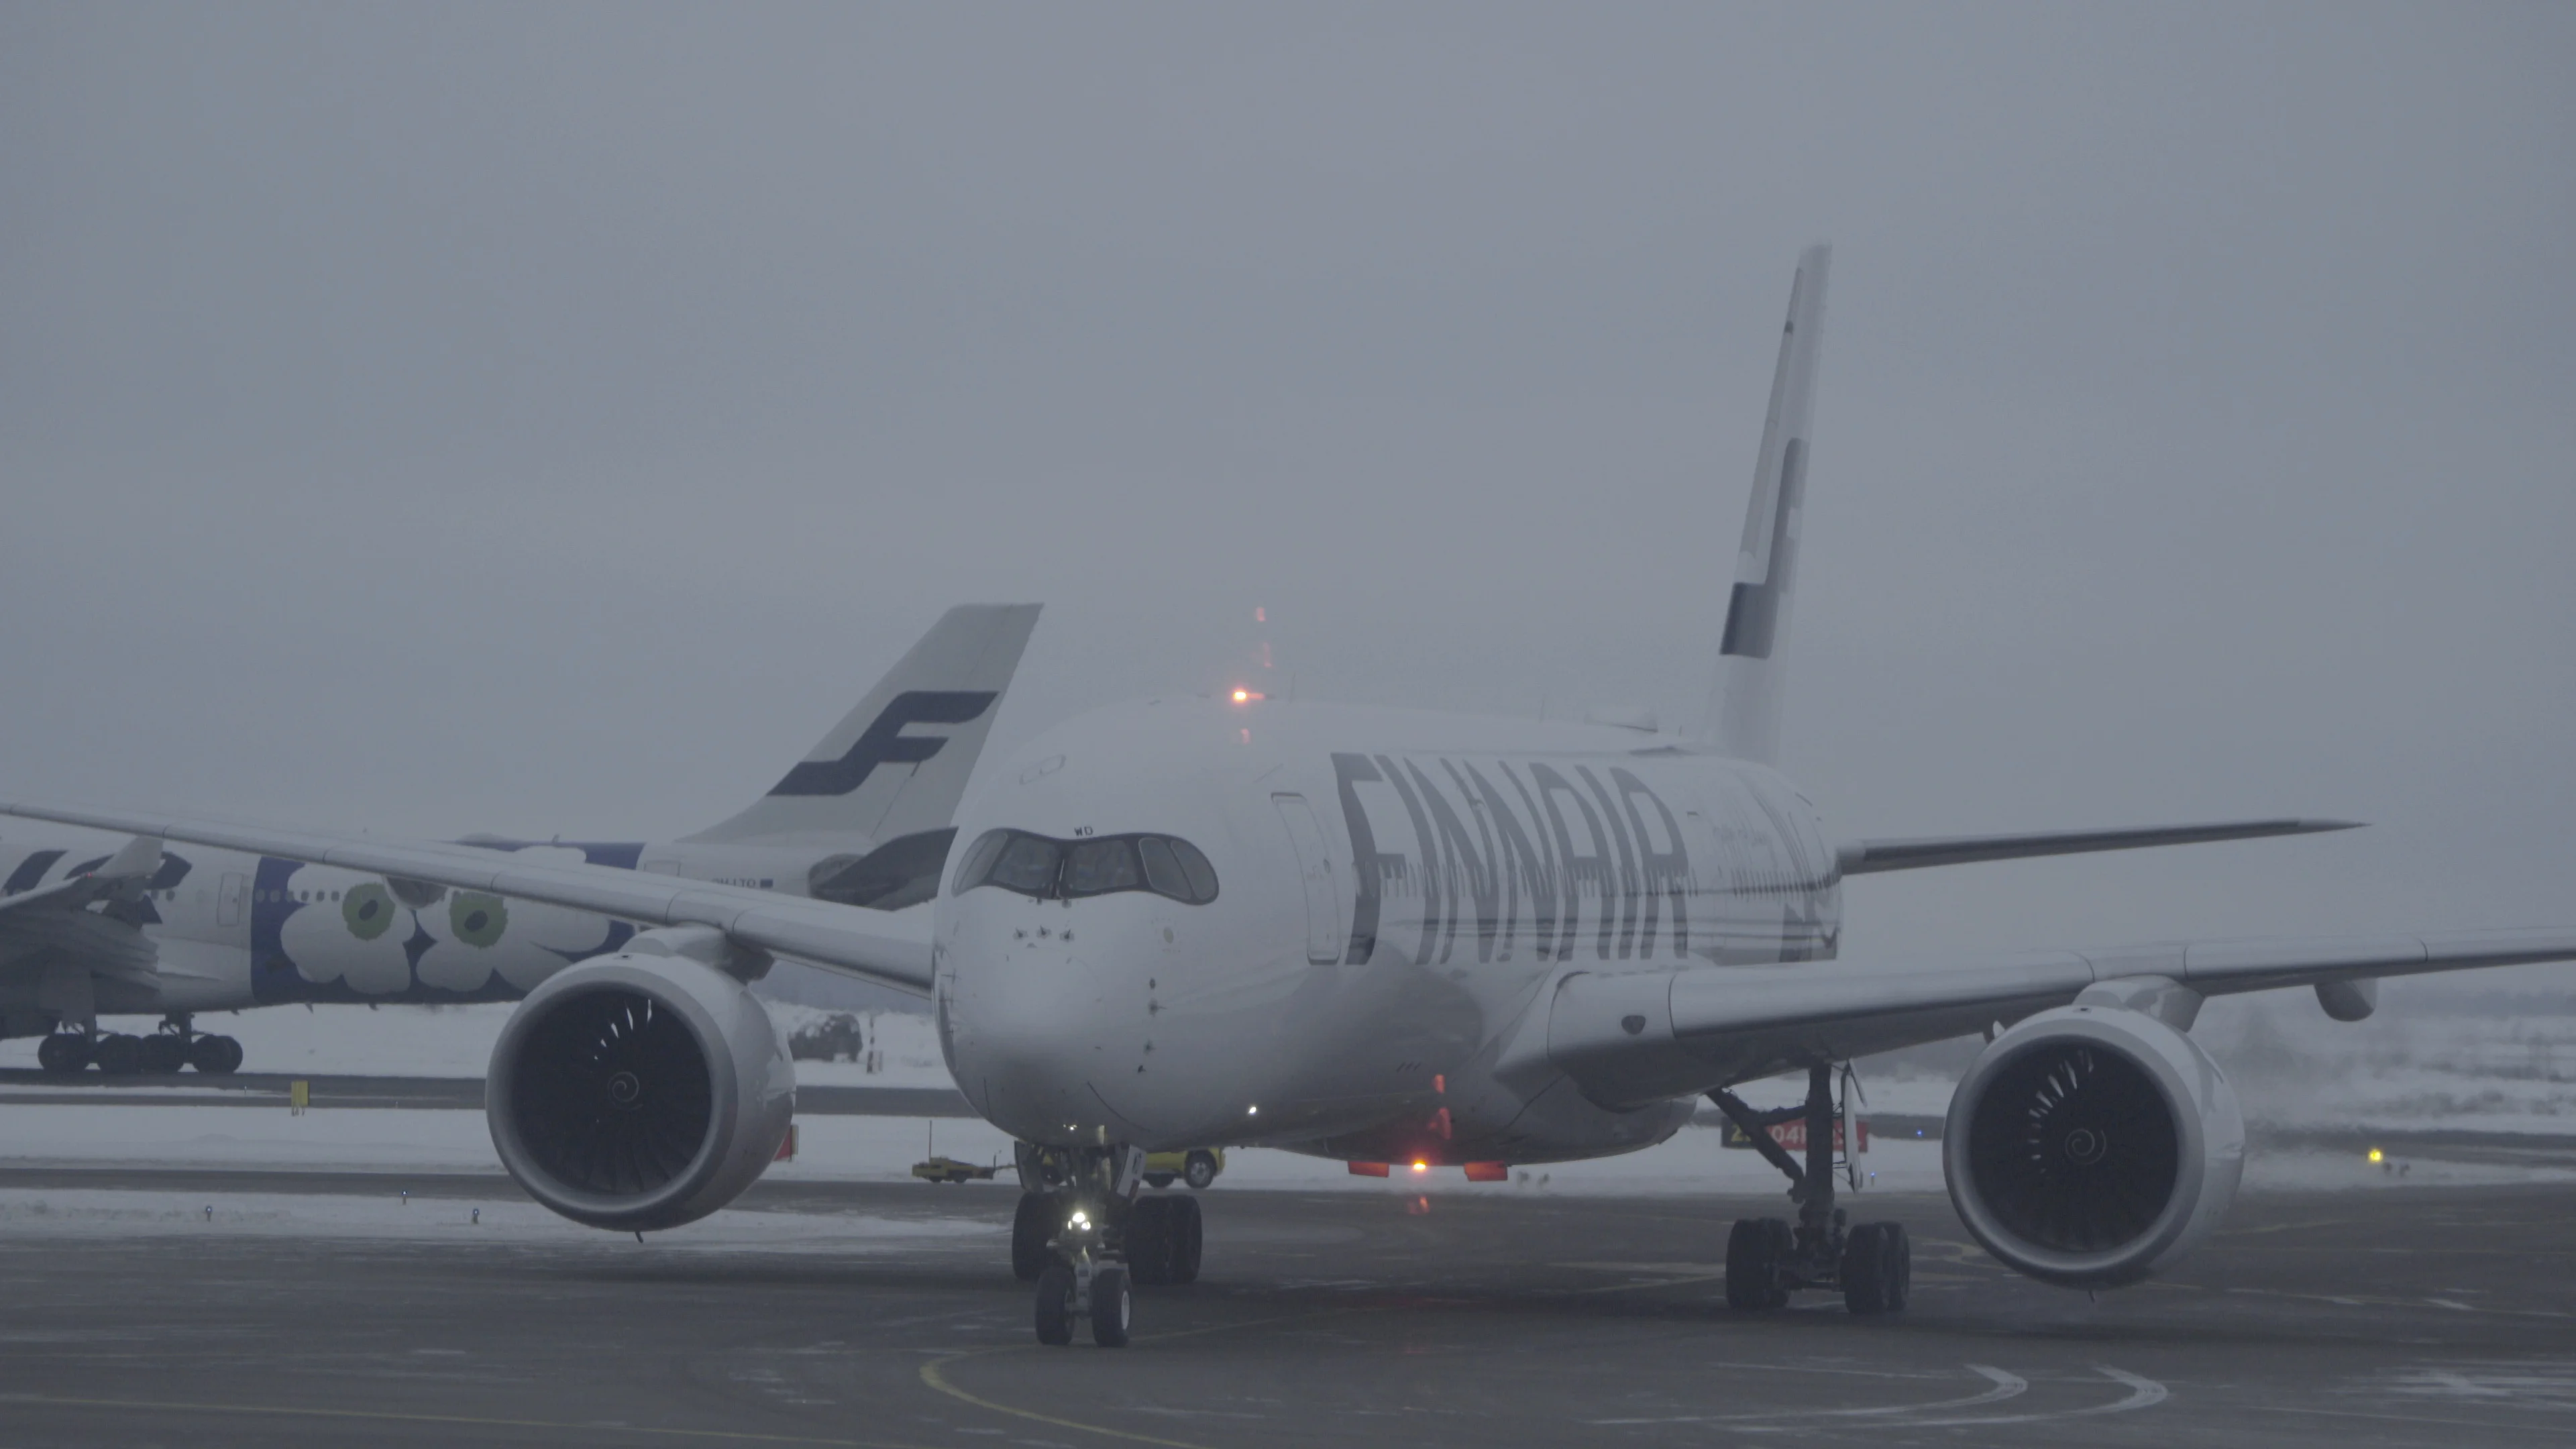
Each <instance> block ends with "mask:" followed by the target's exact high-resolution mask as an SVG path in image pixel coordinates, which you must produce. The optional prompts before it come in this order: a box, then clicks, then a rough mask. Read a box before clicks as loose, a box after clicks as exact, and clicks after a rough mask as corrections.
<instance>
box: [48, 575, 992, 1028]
mask: <svg viewBox="0 0 2576 1449" xmlns="http://www.w3.org/2000/svg"><path fill="white" fill-rule="evenodd" d="M1037 618H1038V606H1037V605H1034V604H1009V605H1004V604H967V605H961V606H959V607H957V608H954V609H951V610H949V611H948V612H947V613H946V614H944V615H942V616H941V617H940V619H939V621H938V622H937V623H936V624H934V625H933V626H932V627H931V629H930V632H929V633H927V634H925V635H923V636H922V638H921V640H920V641H919V642H918V643H916V644H915V645H914V646H913V648H912V650H911V651H910V652H909V653H907V654H906V655H904V657H903V658H902V660H900V661H899V662H898V663H897V664H896V665H895V666H894V668H893V669H892V670H890V671H888V672H887V674H886V675H885V677H884V678H882V679H880V680H878V681H877V683H876V686H875V687H874V688H873V689H871V690H870V691H869V692H868V694H867V696H866V697H865V698H863V699H861V700H860V701H859V703H858V705H857V706H856V707H855V708H853V709H852V710H851V711H850V713H849V714H848V715H847V716H846V717H844V718H843V719H842V720H841V721H840V723H838V724H836V725H834V726H833V727H832V729H831V731H830V732H829V733H827V734H825V735H824V736H823V738H822V739H821V740H820V741H819V742H817V743H816V744H815V746H814V748H813V749H812V750H811V751H809V752H808V753H807V755H806V756H805V758H804V759H803V760H802V761H800V762H799V763H798V764H797V765H796V766H795V767H794V768H792V769H790V770H789V771H788V772H787V774H786V775H785V776H784V777H782V778H781V779H780V780H779V781H778V783H777V784H776V785H774V786H772V787H771V788H770V790H769V792H768V793H767V794H765V795H763V796H761V797H760V798H759V799H757V800H755V801H753V802H752V803H751V804H750V805H749V806H748V807H746V808H745V809H743V810H742V811H740V812H739V813H737V814H735V815H733V816H732V817H730V818H729V819H726V820H724V821H722V822H720V823H718V824H715V825H712V826H709V827H708V828H706V829H704V830H701V831H698V832H696V833H694V834H691V835H687V836H683V837H681V838H679V839H676V840H667V841H652V842H598V841H566V840H563V839H561V838H559V837H558V838H555V839H551V840H543V841H533V840H511V839H504V838H501V837H497V836H468V837H466V838H465V839H464V840H462V841H459V842H457V844H458V845H460V846H466V847H471V848H474V849H476V850H478V851H487V852H500V853H506V854H509V855H512V856H515V857H519V858H522V859H527V860H562V861H577V862H583V863H587V864H591V865H598V866H606V867H611V868H614V869H618V870H640V871H644V872H647V873H650V874H655V875H663V876H670V877H673V878H675V879H679V880H691V881H720V882H724V883H727V884H730V885H734V886H738V887H742V888H745V889H752V890H761V891H775V892H780V893H783V894H788V895H796V896H810V897H813V898H816V899H820V900H829V901H838V902H842V903H845V904H849V905H855V906H867V907H872V908H874V909H877V910H884V911H892V910H900V909H902V908H903V907H906V906H910V905H915V904H918V903H920V902H922V901H925V900H928V899H929V898H930V896H931V894H932V893H933V891H934V890H935V889H936V886H937V882H938V872H939V866H940V863H941V862H942V861H943V860H945V859H946V857H947V853H948V842H949V839H950V837H951V836H952V835H953V834H954V833H955V832H954V830H953V828H952V827H951V826H950V824H949V817H950V815H951V813H952V812H953V811H954V810H955V809H956V806H957V801H958V799H959V797H960V796H961V795H962V794H963V793H964V792H965V789H966V782H967V780H968V778H969V777H970V776H971V775H972V773H973V771H974V766H975V761H976V759H977V757H978V756H979V755H980V754H981V752H982V750H983V747H984V740H985V737H986V735H987V734H988V733H989V732H990V730H991V729H992V724H993V718H994V716H995V715H996V714H997V713H998V712H999V710H1000V704H1001V698H1002V694H1003V692H1004V690H1006V689H1007V688H1008V687H1009V685H1010V681H1011V676H1012V674H1013V673H1014V672H1015V671H1016V670H1017V668H1018V666H1019V661H1020V655H1021V652H1022V651H1023V650H1024V649H1025V648H1026V646H1027V644H1028V638H1029V632H1030V630H1032V629H1033V628H1035V627H1036V625H1037ZM634 934H635V930H634V927H633V926H632V925H630V924H628V923H627V922H625V921H622V920H615V919H609V918H606V917H602V916H600V915H597V914H595V913H592V912H587V911H579V910H566V909H564V908H562V907H558V906H550V905H546V904H544V903H542V902H534V901H524V900H519V901H513V900H504V899H503V898H501V897H499V896H496V895H493V894H491V893H489V892H484V891H470V890H451V889H450V888H448V887H446V886H444V885H440V884H438V883H436V882H434V881H430V880H426V879H415V878H410V877H404V876H390V877H388V876H384V875H375V874H363V873H358V872H352V871H344V870H334V869H331V868H329V867H323V866H313V865H308V864H306V863H305V862H302V861H299V860H294V859H290V858H287V857H283V856H276V855H266V854H261V853H258V852H256V851H234V850H221V849H217V850H193V849H191V850H185V851H180V850H170V849H166V848H164V846H163V845H162V843H161V842H160V841H159V840H157V839H155V838H153V837H150V836H147V835H136V836H134V837H132V838H131V839H129V840H127V841H126V842H125V843H124V844H122V845H121V846H119V847H117V848H114V849H112V850H107V851H101V850H100V849H99V848H98V844H97V842H95V841H86V840H84V841H66V840H46V839H42V838H33V839H28V840H23V841H18V842H12V843H11V844H10V845H8V846H7V847H5V848H0V1036H30V1035H38V1034H44V1035H45V1041H44V1042H43V1044H42V1045H41V1047H40V1048H39V1049H38V1060H39V1061H40V1062H41V1063H42V1065H43V1066H44V1068H45V1070H47V1071H49V1072H63V1073H69V1072H77V1071H80V1070H81V1069H83V1068H84V1067H86V1066H88V1065H90V1064H91V1063H93V1062H95V1063H96V1064H97V1065H98V1067H99V1069H100V1070H101V1071H105V1072H110V1073H129V1072H171V1071H177V1070H179V1069H180V1067H181V1066H183V1065H188V1066H194V1067H195V1068H196V1069H197V1070H199V1071H203V1072H230V1071H233V1070H234V1069H236V1068H238V1067H239V1066H240V1065H241V1061H242V1052H241V1047H240V1045H239V1044H238V1043H237V1042H235V1041H234V1040H233V1039H232V1038H231V1037H228V1036H221V1035H215V1034H209V1033H202V1032H199V1031H197V1030H196V1029H195V1024H194V1021H193V1017H194V1015H195V1014H196V1013H199V1012H212V1011H236V1010H240V1009H243V1008H246V1007H253V1006H274V1005H279V1004H284V1003H291V1002H359V1001H363V1002H407V1003H432V1004H436V1003H453V1002H465V1001H515V1000H517V999H518V998H520V997H521V996H524V995H526V994H527V992H528V990H529V988H531V987H533V986H535V985H536V984H537V983H538V982H540V981H543V980H545V979H546V978H547V977H548V976H550V975H552V974H554V973H555V972H557V971H560V970H562V969H563V968H564V967H565V966H566V965H568V964H571V963H573V962H576V961H583V960H587V959H589V958H591V957H593V956H598V955H601V954H604V953H607V952H612V951H615V950H617V949H618V948H619V947H620V946H623V945H624V944H626V942H627V941H628V940H629V939H630V938H631V937H632V936H633V935H634ZM133 1014H150V1015H158V1016H160V1017H161V1018H162V1021H161V1023H160V1027H159V1029H158V1030H155V1031H149V1032H146V1033H142V1034H139V1035H137V1034H127V1033H120V1032H104V1033H102V1032H100V1031H99V1030H98V1027H97V1023H98V1019H99V1018H100V1017H101V1016H115V1015H133Z"/></svg>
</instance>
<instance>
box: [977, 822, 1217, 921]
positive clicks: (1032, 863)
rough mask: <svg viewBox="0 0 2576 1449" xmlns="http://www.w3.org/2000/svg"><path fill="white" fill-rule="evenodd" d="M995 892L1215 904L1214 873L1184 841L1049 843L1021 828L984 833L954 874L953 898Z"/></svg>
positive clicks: (1139, 838) (1124, 838)
mask: <svg viewBox="0 0 2576 1449" xmlns="http://www.w3.org/2000/svg"><path fill="white" fill-rule="evenodd" d="M988 885H990V886H1000V887H1001V888H1002V889H1004V890H1007V891H1017V892H1018V893H1020V894H1021V895H1024V896H1033V897H1035V898H1037V899H1039V900H1042V901H1043V900H1069V899H1072V898H1074V897H1077V896H1105V895H1110V894H1113V893H1115V892H1118V891H1152V892H1153V893H1155V894H1156V895H1160V896H1168V897H1170V898H1171V899H1173V900H1176V901H1180V902H1182V903H1184V904H1187V905H1194V906H1203V905H1206V904H1207V903H1208V902H1210V901H1212V900H1215V899H1216V867H1214V866H1212V865H1210V864H1208V858H1207V856H1206V855H1205V854H1204V853H1202V852H1201V851H1200V850H1199V848H1198V847H1197V846H1195V845H1192V844H1190V843H1189V842H1188V841H1186V840H1180V839H1176V838H1174V837H1172V836H1169V835H1112V836H1107V837H1094V838H1091V839H1086V840H1074V841H1062V840H1050V839H1048V838H1047V837H1045V836H1043V835H1031V834H1029V833H1028V832H1026V831H1024V830H989V831H986V832H985V833H984V834H983V835H981V836H979V837H977V839H976V841H975V843H974V845H973V846H971V847H969V848H968V849H967V851H966V860H965V863H964V864H963V865H960V866H959V867H958V868H957V885H956V890H957V893H958V894H960V895H962V894H964V893H965V892H967V891H971V890H973V889H975V888H976V887H977V886H988Z"/></svg>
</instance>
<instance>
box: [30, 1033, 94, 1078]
mask: <svg viewBox="0 0 2576 1449" xmlns="http://www.w3.org/2000/svg"><path fill="white" fill-rule="evenodd" d="M36 1065H37V1066H39V1067H42V1068H44V1069H45V1071H46V1073H47V1074H48V1075H51V1076H57V1077H68V1076H70V1075H71V1074H72V1073H74V1072H77V1071H80V1070H82V1069H83V1068H85V1067H87V1066H88V1065H89V1038H87V1037H85V1036H82V1035H80V1034H79V1033H77V1032H69V1031H58V1032H55V1033H54V1034H53V1035H52V1036H49V1037H47V1038H45V1039H44V1040H43V1041H41V1042H38V1043H37V1044H36Z"/></svg>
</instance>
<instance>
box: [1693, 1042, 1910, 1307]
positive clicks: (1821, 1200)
mask: <svg viewBox="0 0 2576 1449" xmlns="http://www.w3.org/2000/svg"><path fill="white" fill-rule="evenodd" d="M1708 1096H1709V1100H1710V1101H1712V1102H1715V1103H1716V1104H1717V1106H1718V1110H1720V1111H1722V1112H1724V1113H1725V1114H1726V1115H1727V1118H1728V1120H1730V1121H1732V1122H1733V1123H1734V1124H1735V1125H1736V1126H1737V1127H1738V1128H1740V1129H1742V1131H1743V1133H1744V1135H1745V1136H1746V1137H1748V1138H1750V1139H1752V1142H1753V1145H1754V1147H1756V1148H1757V1149H1759V1150H1760V1151H1761V1153H1762V1155H1763V1157H1765V1158H1766V1159H1768V1160H1769V1161H1770V1163H1771V1164H1772V1165H1773V1166H1774V1167H1777V1168H1779V1169H1780V1170H1781V1171H1782V1172H1785V1173H1787V1174H1788V1175H1789V1182H1790V1187H1789V1198H1790V1201H1792V1202H1795V1203H1796V1204H1797V1205H1798V1223H1797V1226H1796V1227H1794V1228H1793V1227H1791V1226H1790V1225H1789V1224H1788V1223H1787V1222H1784V1221H1782V1220H1781V1219H1779V1218H1742V1219H1739V1220H1737V1222H1736V1224H1735V1229H1734V1231H1733V1232H1731V1233H1729V1234H1728V1235H1727V1239H1726V1306H1727V1307H1729V1308H1733V1309H1737V1310H1740V1311H1742V1310H1753V1309H1765V1308H1782V1307H1786V1306H1787V1305H1788V1302H1789V1295H1790V1293H1792V1292H1794V1291H1795V1290H1797V1289H1800V1288H1840V1289H1841V1290H1842V1293H1843V1306H1844V1307H1846V1308H1848V1309H1850V1310H1851V1311H1852V1312H1854V1313H1862V1314H1876V1313H1893V1312H1896V1311H1898V1310H1900V1309H1902V1308H1904V1307H1905V1302H1906V1299H1907V1298H1908V1297H1910V1296H1911V1295H1912V1293H1913V1286H1914V1248H1913V1244H1912V1243H1911V1242H1909V1241H1908V1240H1907V1238H1906V1236H1905V1224H1903V1223H1863V1224H1861V1225H1860V1226H1859V1227H1856V1228H1847V1227H1846V1225H1845V1223H1844V1216H1843V1210H1842V1209H1841V1208H1838V1207H1836V1206H1834V1124H1835V1119H1836V1117H1837V1115H1838V1114H1837V1113H1836V1112H1835V1110H1834V1094H1833V1068H1831V1067H1826V1066H1817V1067H1809V1068H1808V1069H1807V1100H1806V1101H1805V1102H1804V1103H1803V1104H1801V1105H1799V1106H1796V1107H1785V1108H1782V1109H1781V1110H1779V1111H1776V1112H1756V1111H1754V1110H1753V1109H1752V1108H1750V1107H1747V1106H1746V1105H1745V1104H1744V1102H1743V1100H1742V1099H1741V1098H1739V1097H1737V1096H1736V1095H1735V1094H1734V1093H1733V1092H1728V1091H1716V1092H1711V1093H1709V1094H1708ZM1801 1120H1803V1121H1804V1122H1805V1124H1806V1129H1807V1161H1806V1165H1805V1166H1804V1167H1801V1166H1800V1165H1799V1164H1798V1160H1797V1159H1796V1158H1794V1157H1792V1156H1790V1155H1789V1151H1788V1149H1787V1148H1784V1147H1782V1146H1781V1145H1780V1144H1779V1143H1778V1142H1776V1141H1774V1140H1773V1139H1772V1136H1771V1129H1772V1128H1773V1127H1775V1126H1778V1125H1779V1124H1781V1123H1783V1122H1796V1121H1801ZM1854 1145H1855V1146H1857V1145H1858V1144H1854Z"/></svg>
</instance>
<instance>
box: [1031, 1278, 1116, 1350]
mask: <svg viewBox="0 0 2576 1449" xmlns="http://www.w3.org/2000/svg"><path fill="white" fill-rule="evenodd" d="M1039 1301H1040V1302H1044V1301H1045V1299H1044V1295H1040V1300H1039ZM1135 1312H1136V1296H1135V1295H1134V1294H1133V1293H1130V1292H1129V1291H1128V1290H1127V1270H1126V1269H1124V1268H1121V1267H1119V1266H1118V1265H1117V1264H1115V1263H1103V1264H1102V1265H1100V1266H1099V1267H1098V1268H1096V1269H1094V1270H1093V1271H1092V1274H1091V1341H1092V1342H1093V1343H1096V1344H1098V1345H1100V1346H1101V1347H1102V1348H1125V1347H1126V1346H1127V1325H1128V1323H1129V1322H1130V1321H1131V1320H1132V1319H1133V1318H1134V1317H1135Z"/></svg>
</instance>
